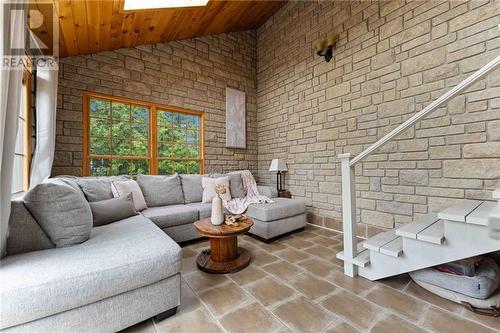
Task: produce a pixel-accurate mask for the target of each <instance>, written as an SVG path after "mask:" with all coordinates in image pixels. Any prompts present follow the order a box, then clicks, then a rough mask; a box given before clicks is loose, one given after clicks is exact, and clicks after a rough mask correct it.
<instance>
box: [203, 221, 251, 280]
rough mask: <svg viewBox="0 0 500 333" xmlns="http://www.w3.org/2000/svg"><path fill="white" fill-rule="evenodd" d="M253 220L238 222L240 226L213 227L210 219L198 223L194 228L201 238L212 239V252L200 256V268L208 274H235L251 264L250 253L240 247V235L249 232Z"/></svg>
mask: <svg viewBox="0 0 500 333" xmlns="http://www.w3.org/2000/svg"><path fill="white" fill-rule="evenodd" d="M252 225H253V222H252V220H250V219H248V218H247V219H246V220H244V221H240V222H238V226H229V225H226V224H222V225H213V224H212V222H210V218H206V219H202V220H199V221H196V222H195V223H194V226H195V228H196V231H197V232H198V234H199V235H200V236H204V237H208V238H209V239H210V250H209V251H206V250H205V251H203V252H202V253H200V255H199V256H198V259H197V260H196V264H197V265H198V268H199V269H201V270H202V271H204V272H207V273H216V274H224V273H235V272H237V271H239V270H242V269H243V268H245V267H247V266H248V264H249V263H250V259H251V256H250V252H248V251H247V250H245V249H244V248H242V247H238V235H239V234H242V233H244V232H247V231H248V230H249V229H250V227H251V226H252Z"/></svg>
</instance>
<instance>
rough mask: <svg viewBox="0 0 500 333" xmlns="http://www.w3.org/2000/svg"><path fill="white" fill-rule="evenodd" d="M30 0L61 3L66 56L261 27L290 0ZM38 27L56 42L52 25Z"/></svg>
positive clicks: (61, 34)
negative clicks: (169, 5)
mask: <svg viewBox="0 0 500 333" xmlns="http://www.w3.org/2000/svg"><path fill="white" fill-rule="evenodd" d="M30 1H31V3H30V5H31V8H37V9H40V11H41V12H44V11H47V9H46V8H44V6H43V5H42V4H44V3H47V2H54V3H55V8H56V15H57V16H58V17H57V16H56V17H55V18H54V21H55V20H58V21H59V22H58V23H59V56H60V57H67V56H73V55H78V54H87V53H96V52H99V51H108V50H114V49H118V48H122V47H133V46H136V45H143V44H152V43H158V42H166V41H172V40H179V39H186V38H193V37H199V36H206V35H214V34H220V33H223V32H231V31H243V30H250V29H256V28H258V27H259V26H260V25H262V24H263V23H264V22H265V21H266V20H267V19H268V18H269V17H271V16H272V15H273V14H274V13H275V12H276V11H277V10H278V9H279V8H281V6H282V5H283V4H284V3H285V2H286V0H273V1H264V0H252V1H244V0H232V1H227V0H210V1H209V2H208V4H207V5H206V6H204V7H190V8H189V7H186V8H173V9H154V10H138V11H126V12H125V11H123V0H100V1H97V0H30ZM144 1H147V0H144ZM44 16H45V17H48V16H47V15H44ZM33 31H34V32H35V34H36V35H37V36H38V37H39V38H40V39H41V40H42V41H43V42H44V43H46V44H47V43H49V44H48V45H51V43H52V39H53V36H52V35H53V34H52V32H51V29H49V24H44V25H42V26H40V27H38V28H36V29H33Z"/></svg>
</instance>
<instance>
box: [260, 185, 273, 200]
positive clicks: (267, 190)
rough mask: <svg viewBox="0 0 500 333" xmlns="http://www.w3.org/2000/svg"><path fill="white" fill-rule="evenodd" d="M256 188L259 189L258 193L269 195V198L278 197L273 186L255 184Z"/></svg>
mask: <svg viewBox="0 0 500 333" xmlns="http://www.w3.org/2000/svg"><path fill="white" fill-rule="evenodd" d="M257 189H258V190H259V193H260V194H261V195H265V196H266V197H269V198H277V197H278V190H277V189H276V187H275V186H271V185H257Z"/></svg>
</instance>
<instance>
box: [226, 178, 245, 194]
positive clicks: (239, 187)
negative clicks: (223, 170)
mask: <svg viewBox="0 0 500 333" xmlns="http://www.w3.org/2000/svg"><path fill="white" fill-rule="evenodd" d="M228 176H229V190H230V191H231V196H232V197H233V198H243V197H245V195H246V194H245V189H244V188H243V181H242V180H241V175H240V174H239V173H236V174H228Z"/></svg>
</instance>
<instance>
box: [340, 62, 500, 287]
mask: <svg viewBox="0 0 500 333" xmlns="http://www.w3.org/2000/svg"><path fill="white" fill-rule="evenodd" d="M498 66H500V56H497V57H496V58H495V59H493V60H492V61H490V62H489V63H487V64H486V65H485V66H483V67H482V68H481V69H479V70H478V71H477V72H475V73H474V74H472V75H471V76H469V77H467V78H466V79H465V80H463V81H462V82H460V83H459V84H457V85H456V86H455V87H453V88H452V89H450V90H449V91H448V92H446V93H445V94H444V95H442V96H441V97H439V98H438V99H437V100H435V101H434V102H432V103H431V104H429V105H428V106H426V107H425V108H424V109H423V110H421V111H420V112H418V113H416V114H415V115H413V116H412V117H411V118H409V119H408V120H407V121H405V122H404V123H402V124H401V125H399V126H398V127H396V128H395V129H394V130H392V131H391V132H390V133H388V134H387V135H385V136H384V137H383V138H381V139H380V140H379V141H377V142H375V143H374V144H372V145H371V146H369V147H368V148H367V149H365V150H364V151H363V152H361V153H360V154H359V155H357V156H355V157H353V158H352V159H351V155H350V154H348V153H346V154H340V155H338V158H339V160H340V162H341V172H342V222H343V231H344V251H342V252H339V253H338V254H337V258H339V259H341V260H343V261H344V273H345V274H346V275H348V276H351V277H354V276H356V275H358V274H359V275H361V276H363V277H365V278H367V279H370V280H377V279H382V278H385V277H389V276H393V275H397V274H401V273H405V272H411V271H414V270H417V269H422V268H426V267H430V266H434V265H438V264H442V263H446V262H450V261H454V260H459V259H463V258H467V257H472V256H476V255H480V254H484V253H488V252H493V251H499V250H500V240H499V239H500V231H498V230H500V189H498V190H496V191H494V193H493V198H495V199H498V200H499V202H498V204H497V203H496V202H493V201H479V200H464V201H463V202H462V203H460V204H459V205H457V206H453V207H449V208H447V209H445V210H443V211H441V212H440V213H439V214H429V215H426V216H425V217H424V218H422V219H419V220H417V221H415V222H413V223H410V224H407V225H405V226H403V227H401V228H398V229H392V230H389V231H386V232H383V233H380V234H378V235H375V236H374V237H372V238H370V239H368V240H366V241H364V242H362V243H360V244H357V238H356V218H357V217H356V190H355V187H356V182H355V176H354V167H355V165H356V164H357V163H359V162H360V161H361V160H363V159H364V158H366V157H368V156H369V155H370V154H372V153H373V152H375V151H376V150H378V149H379V148H380V147H382V146H383V145H384V144H386V143H387V142H389V141H390V140H392V139H393V138H394V137H396V136H397V135H399V134H400V133H402V132H403V131H405V130H406V129H408V128H410V127H411V126H413V125H414V124H415V123H416V122H417V121H419V120H421V119H422V118H424V117H425V116H427V115H429V114H430V113H432V112H433V111H435V110H437V109H438V108H439V107H440V106H441V105H442V104H444V103H445V102H447V101H449V100H450V99H452V98H453V97H455V96H456V95H458V94H459V93H460V92H462V91H464V90H465V89H467V88H468V87H470V86H471V85H473V84H474V83H476V82H477V81H478V80H479V79H481V78H483V77H484V76H486V75H487V74H489V73H491V72H492V71H493V70H495V69H496V68H497V67H498ZM489 224H491V228H489V227H488V225H489ZM493 226H495V227H493ZM490 229H491V232H490Z"/></svg>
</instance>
